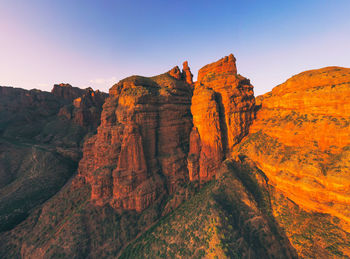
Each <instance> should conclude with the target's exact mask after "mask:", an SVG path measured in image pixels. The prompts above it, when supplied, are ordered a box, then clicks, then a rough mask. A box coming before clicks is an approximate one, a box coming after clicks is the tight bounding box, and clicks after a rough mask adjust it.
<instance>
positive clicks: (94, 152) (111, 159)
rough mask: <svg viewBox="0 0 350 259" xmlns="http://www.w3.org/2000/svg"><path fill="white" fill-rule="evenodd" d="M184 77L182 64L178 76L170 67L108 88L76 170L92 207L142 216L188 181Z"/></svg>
mask: <svg viewBox="0 0 350 259" xmlns="http://www.w3.org/2000/svg"><path fill="white" fill-rule="evenodd" d="M189 75H190V72H189V68H188V66H187V63H185V64H184V70H183V72H181V71H180V69H179V68H178V67H175V68H174V69H172V70H171V71H169V72H168V73H165V74H162V75H159V76H155V77H151V78H146V77H141V76H132V77H129V78H126V79H124V80H122V81H120V82H119V83H118V84H116V85H114V86H113V87H112V88H111V89H110V97H109V98H108V99H107V100H106V103H105V104H104V106H103V112H102V117H101V126H100V127H99V128H98V131H97V134H96V135H95V136H94V137H92V138H91V139H89V140H88V141H87V143H86V144H85V147H84V157H83V159H82V160H81V162H80V166H79V174H80V176H82V177H83V178H84V179H85V181H86V182H87V183H88V184H90V185H91V189H92V194H91V198H92V199H93V200H94V201H95V202H96V203H97V204H100V205H101V204H104V203H106V202H109V203H110V204H111V205H112V206H113V207H114V208H122V209H136V210H137V211H142V210H144V209H145V208H147V207H148V206H149V205H151V204H152V203H153V202H154V201H155V200H156V199H157V198H159V197H161V196H162V195H163V194H165V193H169V194H171V193H173V192H174V190H175V189H176V187H177V186H178V185H179V184H180V183H185V182H187V179H188V172H187V166H186V157H187V154H188V149H189V134H190V130H191V128H192V116H191V112H190V105H191V97H192V91H191V85H190V84H189V83H188V82H191V77H190V76H189Z"/></svg>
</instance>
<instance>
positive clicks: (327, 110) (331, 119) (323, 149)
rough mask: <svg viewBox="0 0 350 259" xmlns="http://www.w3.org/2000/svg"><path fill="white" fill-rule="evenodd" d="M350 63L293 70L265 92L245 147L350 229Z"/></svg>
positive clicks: (304, 200) (294, 192)
mask: <svg viewBox="0 0 350 259" xmlns="http://www.w3.org/2000/svg"><path fill="white" fill-rule="evenodd" d="M349 82H350V69H346V68H340V67H327V68H323V69H318V70H310V71H306V72H303V73H301V74H298V75H296V76H293V77H292V78H290V79H288V80H287V81H286V82H285V83H283V84H281V85H279V86H277V87H275V88H274V89H273V90H272V91H271V92H270V93H267V94H265V95H263V96H262V97H260V98H259V99H260V100H261V103H262V104H261V105H262V106H261V109H260V110H259V111H258V112H257V119H256V120H255V121H254V123H253V125H252V127H251V129H250V131H251V133H252V134H251V135H250V136H248V138H247V139H245V141H243V143H242V144H241V147H240V150H239V152H240V153H241V154H243V153H244V154H245V155H247V156H248V157H249V158H250V159H252V160H254V161H255V162H256V164H257V165H258V166H259V167H260V169H261V170H263V171H264V172H265V174H266V175H267V176H268V178H269V179H270V182H271V183H273V185H275V186H276V188H278V189H279V190H281V191H282V192H283V193H284V194H285V195H286V196H287V197H289V198H290V199H291V200H293V201H294V202H295V203H297V204H298V205H300V206H302V207H304V208H306V209H307V210H312V211H317V212H322V213H329V214H332V215H334V216H337V217H339V218H341V219H343V220H344V222H347V223H346V224H348V227H347V229H350V195H349V194H350V170H349V168H350V160H349V157H350V137H349V136H350V126H349V125H350V117H349V114H350V105H349V99H350V83H349Z"/></svg>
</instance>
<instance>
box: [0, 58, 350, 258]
mask: <svg viewBox="0 0 350 259" xmlns="http://www.w3.org/2000/svg"><path fill="white" fill-rule="evenodd" d="M349 98H350V69H347V68H339V67H328V68H323V69H319V70H312V71H306V72H303V73H301V74H299V75H296V76H294V77H292V78H291V79H289V80H287V81H286V82H285V83H283V84H281V85H279V86H277V87H275V88H274V89H273V90H272V91H271V92H270V93H267V94H265V95H263V96H259V97H257V98H255V97H254V93H253V86H252V85H251V83H250V81H249V80H248V79H246V78H245V77H243V76H241V75H239V74H238V73H237V67H236V60H235V58H234V56H233V55H232V54H231V55H229V56H227V57H224V58H222V59H220V60H218V61H217V62H214V63H211V64H209V65H206V66H204V67H203V68H202V69H200V70H199V73H198V80H197V82H193V81H192V73H191V71H190V68H189V67H188V64H187V62H185V63H184V64H183V69H182V70H180V69H179V68H178V67H174V68H173V69H172V70H170V71H168V72H167V73H164V74H161V75H159V76H155V77H150V78H147V77H141V76H131V77H128V78H126V79H124V80H121V81H120V82H119V83H117V84H116V85H114V86H113V87H112V88H111V89H110V91H109V95H107V94H104V93H101V92H99V91H93V90H92V89H90V88H88V89H84V90H81V89H79V88H75V87H72V86H70V85H66V84H61V85H55V86H54V88H53V90H52V92H51V93H45V92H41V91H37V90H31V91H25V90H22V89H14V88H8V87H0V101H1V102H0V115H1V116H0V133H1V136H0V141H1V143H0V188H1V189H0V201H1V202H0V219H1V221H0V230H1V231H2V232H0V257H1V258H97V257H101V258H215V257H217V258H298V257H301V258H334V257H339V258H344V257H345V258H346V257H350V227H349V226H350V225H349V224H350V179H349V177H350V170H349V162H350V156H349V150H350V148H349V145H350V137H349V136H350V126H349V125H350V106H349V101H348V100H349ZM102 104H103V106H102ZM78 163H79V164H78Z"/></svg>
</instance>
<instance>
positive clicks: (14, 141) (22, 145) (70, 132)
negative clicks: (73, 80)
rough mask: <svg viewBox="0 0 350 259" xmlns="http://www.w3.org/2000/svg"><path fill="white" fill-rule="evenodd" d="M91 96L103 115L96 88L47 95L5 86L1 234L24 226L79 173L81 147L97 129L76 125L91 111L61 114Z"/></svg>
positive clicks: (1, 97)
mask: <svg viewBox="0 0 350 259" xmlns="http://www.w3.org/2000/svg"><path fill="white" fill-rule="evenodd" d="M72 89H75V90H74V91H73V92H74V94H72V93H71V92H72ZM57 91H60V92H61V93H62V95H64V96H66V97H67V96H69V95H71V96H72V97H71V98H66V97H64V96H60V95H57V93H56V92H57ZM89 93H90V95H91V94H94V95H95V94H96V96H98V98H99V100H98V102H93V103H90V107H91V108H93V109H95V111H96V112H97V113H98V111H99V110H101V106H102V103H103V99H104V98H105V96H106V95H105V94H102V93H96V92H94V91H92V89H87V90H82V89H79V88H72V87H71V86H67V85H64V86H60V85H55V86H54V89H53V93H47V92H41V91H39V90H31V91H27V90H23V89H16V88H11V87H0V231H2V230H7V229H10V228H12V227H14V226H15V225H16V224H18V223H19V222H21V221H22V220H23V219H24V218H25V217H27V216H28V214H29V213H30V210H31V209H33V208H34V207H35V206H37V205H39V204H41V203H42V202H43V201H45V200H47V199H48V198H49V197H51V196H52V195H54V194H55V193H56V192H57V191H58V190H59V189H60V188H61V187H62V186H63V185H64V184H65V183H66V181H67V180H68V179H69V178H70V177H71V176H72V174H73V173H74V172H75V170H76V168H77V162H78V161H79V159H80V156H81V155H80V152H81V150H80V149H81V143H82V142H83V139H84V136H85V135H86V134H87V133H89V132H90V131H92V130H94V126H93V125H92V126H89V127H84V125H82V124H80V123H78V122H77V121H76V120H75V118H77V117H79V116H78V113H79V112H80V111H83V110H85V111H87V112H85V111H84V112H85V113H88V112H89V110H88V109H87V108H86V107H85V109H83V108H82V109H76V108H72V109H71V111H72V113H73V114H74V115H73V116H71V117H70V118H66V117H62V116H60V110H61V109H64V108H65V107H70V106H72V105H73V104H72V101H73V98H75V97H77V96H79V95H80V96H81V97H79V98H82V100H85V99H87V98H88V97H87V96H88V94H89ZM96 116H97V119H99V114H96ZM95 128H96V127H95Z"/></svg>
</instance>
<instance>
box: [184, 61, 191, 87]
mask: <svg viewBox="0 0 350 259" xmlns="http://www.w3.org/2000/svg"><path fill="white" fill-rule="evenodd" d="M182 76H183V78H184V79H185V81H186V82H187V83H188V84H189V85H193V75H192V73H191V70H190V68H189V66H188V62H187V61H185V62H184V63H183V64H182Z"/></svg>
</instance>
